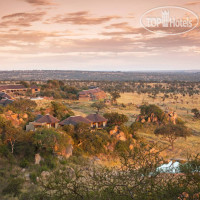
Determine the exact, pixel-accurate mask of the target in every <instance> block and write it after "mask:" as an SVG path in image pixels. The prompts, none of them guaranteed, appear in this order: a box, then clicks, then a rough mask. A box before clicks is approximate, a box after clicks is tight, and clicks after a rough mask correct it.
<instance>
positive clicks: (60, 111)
mask: <svg viewBox="0 0 200 200" xmlns="http://www.w3.org/2000/svg"><path fill="white" fill-rule="evenodd" d="M51 108H52V114H53V116H54V117H57V118H58V119H60V120H63V119H65V118H67V117H69V116H71V115H74V113H73V112H72V111H71V110H70V109H69V108H68V107H67V106H66V105H64V104H62V103H59V102H55V101H53V102H51Z"/></svg>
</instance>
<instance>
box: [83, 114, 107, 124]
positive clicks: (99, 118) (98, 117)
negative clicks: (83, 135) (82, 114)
mask: <svg viewBox="0 0 200 200" xmlns="http://www.w3.org/2000/svg"><path fill="white" fill-rule="evenodd" d="M86 118H87V119H89V120H90V121H92V122H107V121H108V120H107V119H106V118H104V117H103V116H101V115H99V114H90V115H88V116H87V117H86Z"/></svg>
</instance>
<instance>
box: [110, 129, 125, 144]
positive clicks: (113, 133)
mask: <svg viewBox="0 0 200 200" xmlns="http://www.w3.org/2000/svg"><path fill="white" fill-rule="evenodd" d="M109 133H110V135H111V136H113V137H115V138H116V139H117V140H121V141H126V140H127V138H126V135H125V133H124V132H123V131H121V130H119V127H118V126H115V127H114V129H113V130H110V132H109Z"/></svg>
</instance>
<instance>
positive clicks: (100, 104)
mask: <svg viewBox="0 0 200 200" xmlns="http://www.w3.org/2000/svg"><path fill="white" fill-rule="evenodd" d="M91 107H92V108H95V109H97V113H99V111H100V110H103V109H104V108H106V104H105V103H104V102H102V101H99V102H95V103H93V104H92V105H91Z"/></svg>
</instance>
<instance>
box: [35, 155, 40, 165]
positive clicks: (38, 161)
mask: <svg viewBox="0 0 200 200" xmlns="http://www.w3.org/2000/svg"><path fill="white" fill-rule="evenodd" d="M41 160H42V158H41V156H40V154H39V153H37V154H35V165H39V164H40V161H41Z"/></svg>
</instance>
